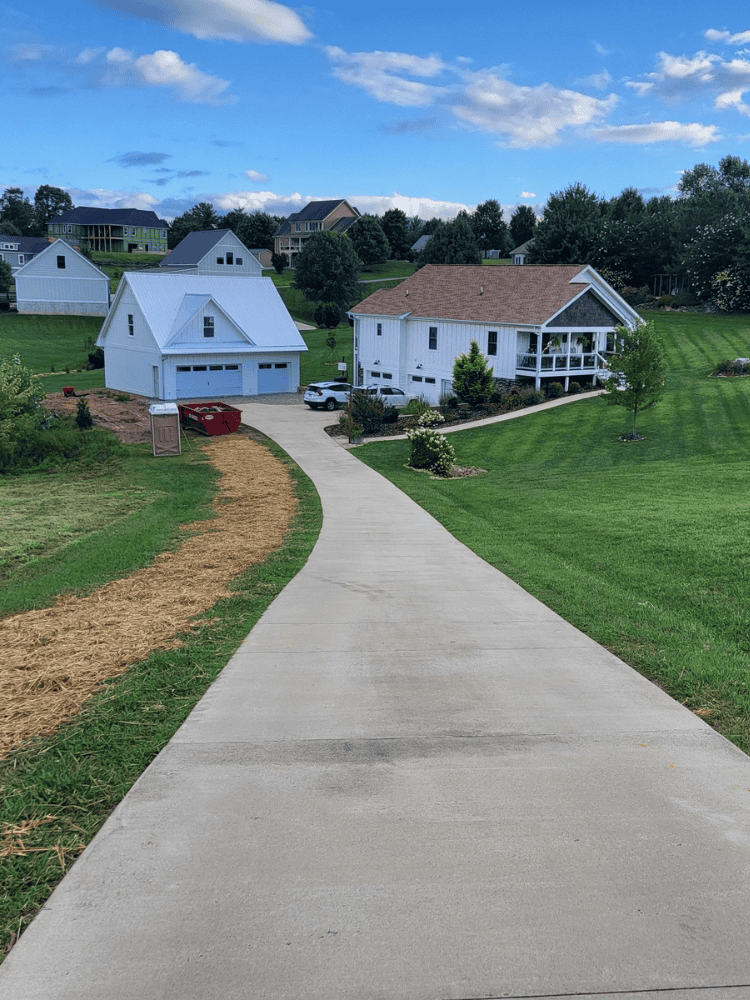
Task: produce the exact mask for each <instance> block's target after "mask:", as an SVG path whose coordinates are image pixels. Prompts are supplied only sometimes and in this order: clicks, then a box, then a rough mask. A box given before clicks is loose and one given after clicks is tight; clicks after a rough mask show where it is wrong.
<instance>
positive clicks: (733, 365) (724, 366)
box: [711, 359, 750, 375]
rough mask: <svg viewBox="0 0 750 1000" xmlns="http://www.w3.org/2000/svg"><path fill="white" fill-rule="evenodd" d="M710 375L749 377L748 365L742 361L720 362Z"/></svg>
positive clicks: (749, 366)
mask: <svg viewBox="0 0 750 1000" xmlns="http://www.w3.org/2000/svg"><path fill="white" fill-rule="evenodd" d="M711 374H712V375H750V363H747V362H743V361H739V360H736V361H730V360H729V359H727V360H726V361H720V362H719V363H718V365H717V366H716V367H715V368H714V370H713V371H712V372H711Z"/></svg>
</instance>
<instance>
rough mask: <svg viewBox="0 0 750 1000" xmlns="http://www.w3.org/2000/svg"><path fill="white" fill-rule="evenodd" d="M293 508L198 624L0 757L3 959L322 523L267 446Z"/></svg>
mask: <svg viewBox="0 0 750 1000" xmlns="http://www.w3.org/2000/svg"><path fill="white" fill-rule="evenodd" d="M263 443H264V444H266V446H267V447H268V448H269V449H270V451H271V452H272V454H273V455H274V456H275V457H276V458H278V459H279V461H281V462H282V463H283V464H284V465H285V466H286V467H287V469H288V471H289V474H290V475H291V477H292V479H293V483H294V492H295V495H296V497H297V510H296V512H295V515H294V517H293V520H292V524H291V526H290V528H289V530H288V531H287V533H286V536H285V538H284V542H283V544H282V546H281V548H280V549H278V550H277V551H276V552H274V553H272V554H271V555H270V556H269V557H268V558H267V559H266V560H265V562H263V563H260V564H258V565H256V566H253V567H251V568H250V569H249V570H247V571H246V572H244V573H242V574H241V575H240V576H239V577H237V578H236V579H235V580H234V581H233V584H232V585H230V589H232V590H233V596H232V597H231V598H229V599H227V600H222V601H219V602H218V603H217V604H215V605H214V606H213V607H212V608H211V609H210V611H208V612H206V614H205V615H202V616H201V619H203V618H204V617H205V619H206V623H205V625H201V626H200V627H198V628H197V629H196V630H195V632H194V633H188V634H185V635H182V636H180V638H181V639H182V640H183V643H184V644H183V645H182V646H181V647H180V648H179V649H173V650H165V651H157V652H154V653H152V654H151V655H150V656H149V657H147V658H146V659H145V660H143V661H141V662H140V663H137V664H135V665H134V666H133V667H131V668H130V669H129V670H128V671H127V672H126V673H125V674H123V675H122V676H120V677H118V678H115V679H114V680H112V681H111V682H109V683H108V684H107V685H106V686H105V687H104V688H103V690H102V691H101V693H100V694H98V695H96V696H95V697H94V698H92V699H91V700H90V701H89V702H88V703H87V705H86V707H85V710H84V712H83V713H82V714H81V715H80V716H78V717H76V718H74V719H72V720H71V721H70V722H69V723H68V724H66V725H65V726H63V727H61V728H60V729H59V730H58V731H57V733H56V734H55V735H54V736H52V737H49V738H46V739H41V740H38V741H36V742H34V743H33V744H32V745H30V746H29V747H28V748H26V749H24V750H20V751H16V752H15V753H14V754H12V755H11V756H10V757H8V758H6V759H5V760H2V761H0V792H1V794H0V802H1V803H2V805H1V806H0V890H1V891H0V961H1V960H2V959H3V958H4V956H5V954H6V950H7V949H8V947H9V946H10V945H12V943H13V942H14V941H15V940H16V938H17V936H18V935H19V934H20V933H22V931H23V930H24V929H25V927H26V926H28V924H29V923H30V921H31V920H32V919H33V917H34V915H35V913H36V912H37V910H38V909H39V908H40V907H41V906H42V905H43V904H44V902H45V900H46V899H47V898H48V896H49V895H50V893H51V892H52V890H53V889H54V887H55V885H56V884H57V882H59V881H60V879H61V878H62V876H63V874H64V872H65V870H66V869H67V868H68V867H69V866H70V864H71V862H72V861H73V860H74V859H75V858H76V857H77V855H78V854H79V853H80V851H81V850H82V849H83V847H85V846H86V844H88V843H89V841H90V840H91V839H92V838H93V836H94V835H95V833H96V832H97V831H98V829H99V828H100V827H101V826H102V824H103V823H104V821H105V820H106V819H107V817H108V815H109V814H110V813H111V812H112V810H113V809H114V808H115V806H116V805H117V804H118V802H120V800H121V799H122V798H123V797H124V795H125V794H126V793H127V792H128V790H129V789H130V788H131V786H132V785H133V784H134V782H135V781H136V780H137V778H138V777H139V776H140V774H141V773H142V772H143V771H144V770H145V768H146V767H147V766H148V764H149V763H150V762H151V761H152V760H153V758H154V757H155V756H156V754H157V753H158V752H159V751H160V750H161V749H162V747H163V746H164V745H165V744H166V743H167V742H168V741H169V739H170V738H171V737H172V735H173V734H174V733H175V732H176V731H177V729H178V728H179V726H180V725H181V724H182V723H183V721H184V720H185V719H186V718H187V716H188V715H189V714H190V712H191V711H192V709H193V707H194V705H195V704H196V703H197V701H198V700H199V699H200V698H201V697H202V695H203V694H204V692H205V691H206V689H207V688H208V687H209V685H210V684H211V683H212V682H213V680H214V679H215V678H216V677H217V676H218V674H219V673H220V672H221V670H222V669H223V667H224V666H225V665H226V663H227V662H228V660H229V659H230V658H231V656H232V655H233V653H234V652H235V650H236V649H237V647H238V646H239V645H240V643H241V642H242V641H243V640H244V638H245V636H246V635H247V633H248V632H249V631H250V630H251V628H252V627H253V625H254V624H255V622H256V621H257V620H258V619H259V618H260V616H261V615H262V614H263V612H264V611H265V610H266V608H267V607H268V606H269V605H270V604H271V602H272V601H273V600H274V598H275V597H276V596H277V595H278V594H279V593H280V592H281V591H282V590H283V589H284V587H285V586H286V585H287V583H288V582H289V581H290V580H291V579H292V578H293V577H294V576H295V575H296V574H297V573H298V572H299V570H300V569H301V568H302V567H303V566H304V564H305V562H306V561H307V558H308V556H309V554H310V552H311V551H312V548H313V546H314V545H315V542H316V540H317V537H318V534H319V532H320V526H321V523H322V515H321V508H320V501H319V498H318V495H317V492H316V490H315V488H314V486H313V485H312V483H311V481H310V480H309V479H308V478H307V476H305V475H304V473H303V472H302V471H301V469H299V467H298V466H297V465H296V464H295V463H294V462H293V461H292V460H291V459H290V458H289V456H288V455H287V454H286V453H285V452H283V451H282V449H280V448H279V447H278V446H277V445H275V444H274V443H273V442H271V441H269V440H267V439H264V441H263Z"/></svg>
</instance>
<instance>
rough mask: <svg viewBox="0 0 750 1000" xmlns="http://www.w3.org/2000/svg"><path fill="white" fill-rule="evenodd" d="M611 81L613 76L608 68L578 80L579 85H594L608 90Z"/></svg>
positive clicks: (597, 88) (598, 88)
mask: <svg viewBox="0 0 750 1000" xmlns="http://www.w3.org/2000/svg"><path fill="white" fill-rule="evenodd" d="M610 83H612V77H611V76H610V75H609V73H608V72H607V70H606V69H605V70H602V72H601V73H592V74H591V75H590V76H584V77H583V78H582V79H580V80H576V84H577V85H578V86H583V87H594V88H595V89H596V90H606V89H607V87H608V86H609V85H610Z"/></svg>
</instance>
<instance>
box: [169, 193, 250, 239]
mask: <svg viewBox="0 0 750 1000" xmlns="http://www.w3.org/2000/svg"><path fill="white" fill-rule="evenodd" d="M220 223H221V218H220V216H219V214H218V212H217V211H216V209H215V208H214V207H213V205H211V204H210V202H207V201H201V202H198V204H197V205H193V207H192V208H190V209H188V210H187V212H184V213H183V214H182V215H178V216H177V218H175V219H174V220H173V221H172V225H171V226H170V227H169V241H168V246H169V249H170V250H174V248H175V247H176V246H177V244H178V243H180V242H181V241H182V240H184V239H185V237H186V236H187V234H188V233H202V232H205V231H207V230H209V229H218V228H219V224H220ZM248 249H250V248H249V247H248Z"/></svg>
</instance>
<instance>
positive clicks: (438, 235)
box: [419, 212, 482, 264]
mask: <svg viewBox="0 0 750 1000" xmlns="http://www.w3.org/2000/svg"><path fill="white" fill-rule="evenodd" d="M419 263H420V264H481V263H482V255H481V253H480V251H479V247H478V246H477V241H476V237H475V236H474V229H473V227H472V224H471V220H470V219H469V216H468V215H467V214H466V212H459V213H458V215H457V216H456V218H455V219H454V220H453V221H452V222H441V223H440V225H439V226H438V227H437V229H435V231H434V232H433V234H432V238H431V239H430V241H429V243H428V244H427V246H426V247H425V248H424V250H423V251H422V252H421V253H420V255H419Z"/></svg>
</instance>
